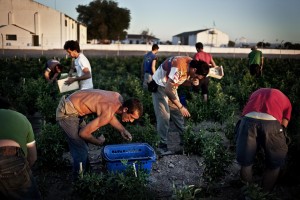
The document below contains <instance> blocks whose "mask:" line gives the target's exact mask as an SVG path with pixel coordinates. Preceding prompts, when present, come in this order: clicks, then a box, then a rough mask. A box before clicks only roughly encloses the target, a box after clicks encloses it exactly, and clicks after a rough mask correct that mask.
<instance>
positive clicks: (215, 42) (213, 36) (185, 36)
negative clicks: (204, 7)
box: [172, 28, 229, 47]
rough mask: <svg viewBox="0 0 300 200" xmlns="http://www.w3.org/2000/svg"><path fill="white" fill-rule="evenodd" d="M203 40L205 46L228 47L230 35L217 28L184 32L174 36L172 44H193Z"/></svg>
mask: <svg viewBox="0 0 300 200" xmlns="http://www.w3.org/2000/svg"><path fill="white" fill-rule="evenodd" d="M197 42H202V44H203V45H204V46H212V47H226V46H227V45H228V42H229V36H228V35H227V34H226V33H223V32H222V31H220V30H217V29H215V28H210V29H202V30H197V31H190V32H183V33H180V34H178V35H174V36H173V37H172V44H175V45H192V46H194V45H195V44H196V43H197Z"/></svg>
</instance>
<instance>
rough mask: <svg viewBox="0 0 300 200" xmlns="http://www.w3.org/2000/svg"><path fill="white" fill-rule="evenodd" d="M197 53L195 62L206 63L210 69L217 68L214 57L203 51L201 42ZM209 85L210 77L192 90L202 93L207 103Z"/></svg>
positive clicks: (198, 44) (197, 44) (197, 47)
mask: <svg viewBox="0 0 300 200" xmlns="http://www.w3.org/2000/svg"><path fill="white" fill-rule="evenodd" d="M195 47H196V50H197V53H196V54H195V55H194V60H201V61H204V62H206V63H207V64H208V65H209V67H217V66H216V63H215V61H214V60H213V57H212V55H211V54H210V53H207V52H205V51H203V44H202V43H201V42H197V43H196V45H195ZM208 84H209V77H205V78H204V79H203V80H202V81H201V83H200V84H199V85H197V86H192V90H193V91H194V92H196V93H199V92H200V88H201V92H202V95H203V100H204V101H205V102H206V101H207V100H208Z"/></svg>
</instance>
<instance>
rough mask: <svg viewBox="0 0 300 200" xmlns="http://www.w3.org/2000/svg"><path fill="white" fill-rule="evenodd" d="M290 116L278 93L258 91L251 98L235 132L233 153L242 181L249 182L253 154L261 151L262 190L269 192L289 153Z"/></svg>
mask: <svg viewBox="0 0 300 200" xmlns="http://www.w3.org/2000/svg"><path fill="white" fill-rule="evenodd" d="M291 113H292V105H291V102H290V100H289V99H288V97H286V96H285V95H284V94H283V93H282V92H281V91H279V90H278V89H273V88H261V89H258V90H256V91H255V92H253V93H252V94H251V96H250V98H249V100H248V103H247V104H246V106H245V107H244V109H243V113H242V116H243V118H242V119H241V123H240V125H239V128H238V130H237V141H236V144H237V148H236V153H237V161H238V163H239V164H240V165H241V171H240V176H241V179H242V180H243V181H245V182H252V166H253V162H254V159H255V154H256V152H257V150H259V149H260V148H263V150H264V155H265V164H266V170H265V173H264V176H263V180H262V188H263V190H264V191H265V192H270V191H272V189H273V188H274V185H275V183H276V180H277V177H278V174H279V172H280V167H281V166H282V165H283V164H284V161H285V158H286V155H287V152H288V146H287V144H286V127H287V125H288V123H289V121H290V118H291Z"/></svg>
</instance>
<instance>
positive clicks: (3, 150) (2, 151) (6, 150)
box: [0, 146, 24, 156]
mask: <svg viewBox="0 0 300 200" xmlns="http://www.w3.org/2000/svg"><path fill="white" fill-rule="evenodd" d="M18 155H24V153H23V150H22V149H21V148H20V147H13V146H5V147H0V156H18Z"/></svg>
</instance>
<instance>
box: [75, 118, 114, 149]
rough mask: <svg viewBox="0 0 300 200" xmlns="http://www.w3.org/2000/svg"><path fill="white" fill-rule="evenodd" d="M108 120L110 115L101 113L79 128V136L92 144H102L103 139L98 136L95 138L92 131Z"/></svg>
mask: <svg viewBox="0 0 300 200" xmlns="http://www.w3.org/2000/svg"><path fill="white" fill-rule="evenodd" d="M109 121H110V117H109V116H108V115H105V116H104V115H101V116H99V117H97V118H95V119H94V120H92V121H91V122H90V123H88V124H87V125H86V126H85V127H84V128H82V129H80V131H79V136H80V137H81V138H82V139H84V140H85V141H87V142H89V143H91V144H94V145H102V144H103V140H102V139H101V138H100V137H99V138H95V137H94V136H93V133H94V132H95V131H96V130H97V129H98V128H100V127H102V126H104V125H106V124H108V123H109Z"/></svg>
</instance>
